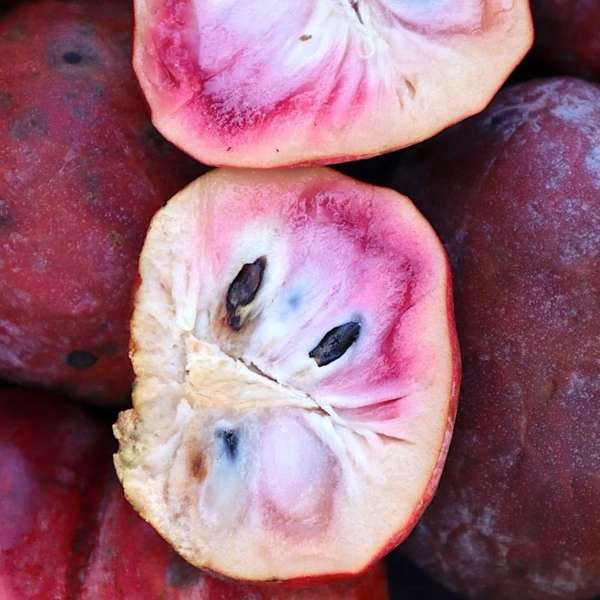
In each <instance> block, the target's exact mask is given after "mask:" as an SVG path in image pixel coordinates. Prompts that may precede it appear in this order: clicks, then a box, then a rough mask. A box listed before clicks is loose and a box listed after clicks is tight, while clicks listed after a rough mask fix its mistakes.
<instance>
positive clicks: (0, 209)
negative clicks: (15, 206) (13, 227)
mask: <svg viewBox="0 0 600 600" xmlns="http://www.w3.org/2000/svg"><path fill="white" fill-rule="evenodd" d="M12 220H13V218H12V213H11V210H10V208H9V206H8V202H6V200H0V227H6V226H7V225H9V224H10V223H11V222H12Z"/></svg>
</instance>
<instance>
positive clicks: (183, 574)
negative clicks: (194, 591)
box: [166, 552, 202, 589]
mask: <svg viewBox="0 0 600 600" xmlns="http://www.w3.org/2000/svg"><path fill="white" fill-rule="evenodd" d="M200 579H202V571H200V569H197V568H196V567H194V566H192V565H191V564H190V563H189V562H187V561H186V560H184V559H183V558H182V557H181V556H179V554H176V553H175V552H173V554H172V558H171V560H170V561H169V564H168V566H167V576H166V583H167V585H169V586H172V587H176V588H180V589H187V588H191V587H194V586H195V585H197V584H198V582H199V581H200Z"/></svg>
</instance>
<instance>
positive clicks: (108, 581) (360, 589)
mask: <svg viewBox="0 0 600 600" xmlns="http://www.w3.org/2000/svg"><path fill="white" fill-rule="evenodd" d="M114 446H115V445H114V440H113V438H112V435H111V432H110V425H109V423H108V422H105V421H103V420H100V419H98V418H96V417H93V416H91V415H90V414H89V413H87V412H86V411H85V410H84V409H83V408H82V407H80V406H77V405H76V404H74V403H71V402H68V401H67V400H66V399H64V398H61V397H59V396H56V395H52V394H50V393H47V392H43V391H36V390H31V389H25V388H12V389H9V390H1V391H0V514H1V515H2V519H1V520H0V598H1V599H2V600H25V599H27V600H49V599H52V600H138V599H139V600H241V599H242V598H252V599H253V600H388V599H389V595H388V590H387V581H386V573H385V567H384V566H383V563H380V564H378V565H376V566H375V567H374V568H373V569H372V570H370V571H369V572H368V573H366V574H365V575H363V576H361V577H359V578H357V579H354V580H349V581H343V582H338V583H336V584H332V585H327V586H319V587H313V588H303V589H289V588H282V587H278V586H263V587H260V586H251V585H243V584H239V583H235V582H231V581H222V580H219V579H216V578H214V577H211V576H209V575H207V574H205V573H203V572H201V571H199V570H197V569H195V568H194V567H192V566H191V565H189V564H188V563H186V562H185V561H184V560H183V559H182V558H181V557H179V555H177V554H176V553H175V551H174V550H173V549H172V548H171V547H170V546H169V545H168V544H167V543H166V542H165V541H164V540H163V539H162V538H161V537H160V536H159V535H158V534H157V533H156V532H155V531H154V530H153V529H152V528H151V527H150V525H148V524H147V523H145V522H144V521H143V520H142V519H141V517H139V515H138V514H137V513H135V511H134V510H133V508H131V506H130V505H129V503H128V502H127V501H126V500H125V497H124V496H123V492H122V490H121V486H120V485H119V482H118V480H117V478H116V475H115V474H114V471H113V468H112V459H111V454H112V452H113V451H114V450H115V447H114Z"/></svg>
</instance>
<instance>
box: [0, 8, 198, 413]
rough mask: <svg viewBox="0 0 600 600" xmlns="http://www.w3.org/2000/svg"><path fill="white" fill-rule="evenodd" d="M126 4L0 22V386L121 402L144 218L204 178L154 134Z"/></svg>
mask: <svg viewBox="0 0 600 600" xmlns="http://www.w3.org/2000/svg"><path fill="white" fill-rule="evenodd" d="M132 17H133V15H132V10H131V6H130V5H129V4H128V3H127V2H122V1H120V0H110V1H107V2H102V3H94V2H69V3H66V2H53V1H41V2H22V3H21V4H19V5H18V6H15V7H14V8H12V9H11V10H10V11H9V12H8V13H7V14H5V15H4V16H3V18H2V20H1V21H0V137H1V139H2V140H3V143H2V144H1V145H0V272H1V273H2V277H0V298H1V299H2V300H1V302H0V376H2V377H5V378H7V379H12V380H15V381H19V382H23V383H29V384H35V385H41V386H46V387H49V388H54V389H59V390H61V391H63V392H66V393H68V394H69V395H72V396H75V397H78V398H83V399H86V400H91V401H94V402H97V403H105V404H121V405H123V404H124V403H126V402H127V399H128V394H129V389H130V386H131V381H132V378H133V373H132V371H131V365H130V362H129V358H128V337H129V329H128V322H129V318H130V314H131V294H132V288H133V281H134V278H135V274H136V268H137V260H138V257H139V252H140V250H141V246H142V242H143V238H144V235H145V232H146V228H147V226H148V224H149V221H150V219H151V217H152V215H153V214H154V212H155V211H156V210H157V209H158V208H160V207H161V206H162V204H163V203H164V202H165V201H166V200H167V199H168V198H169V197H170V196H171V195H172V194H174V193H175V192H176V191H177V190H179V189H180V188H181V187H183V186H184V185H185V184H186V183H187V182H189V181H190V180H191V179H193V178H194V177H195V176H197V175H198V174H200V173H201V172H202V171H203V170H204V169H203V167H202V166H201V165H198V164H197V163H194V162H193V161H192V160H190V159H189V158H188V157H185V156H184V155H183V154H182V153H180V152H178V151H177V150H176V149H175V148H173V147H172V146H171V145H170V144H168V143H167V142H166V141H165V140H164V139H163V138H162V137H161V136H160V135H159V134H158V132H157V131H156V130H155V129H154V128H153V126H152V125H151V123H150V119H149V115H148V112H147V109H146V106H145V103H144V100H143V98H142V95H141V92H140V90H139V88H138V86H137V84H136V81H135V77H134V74H133V71H132V68H131V65H130V44H131V29H132V23H133V21H132Z"/></svg>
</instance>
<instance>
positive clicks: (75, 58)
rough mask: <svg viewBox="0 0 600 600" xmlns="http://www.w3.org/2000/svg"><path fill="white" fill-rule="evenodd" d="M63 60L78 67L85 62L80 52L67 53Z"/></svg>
mask: <svg viewBox="0 0 600 600" xmlns="http://www.w3.org/2000/svg"><path fill="white" fill-rule="evenodd" d="M62 59H63V62H66V63H68V64H69V65H78V64H79V63H80V62H81V61H82V60H83V56H81V54H79V52H65V53H64V54H63V55H62Z"/></svg>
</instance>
